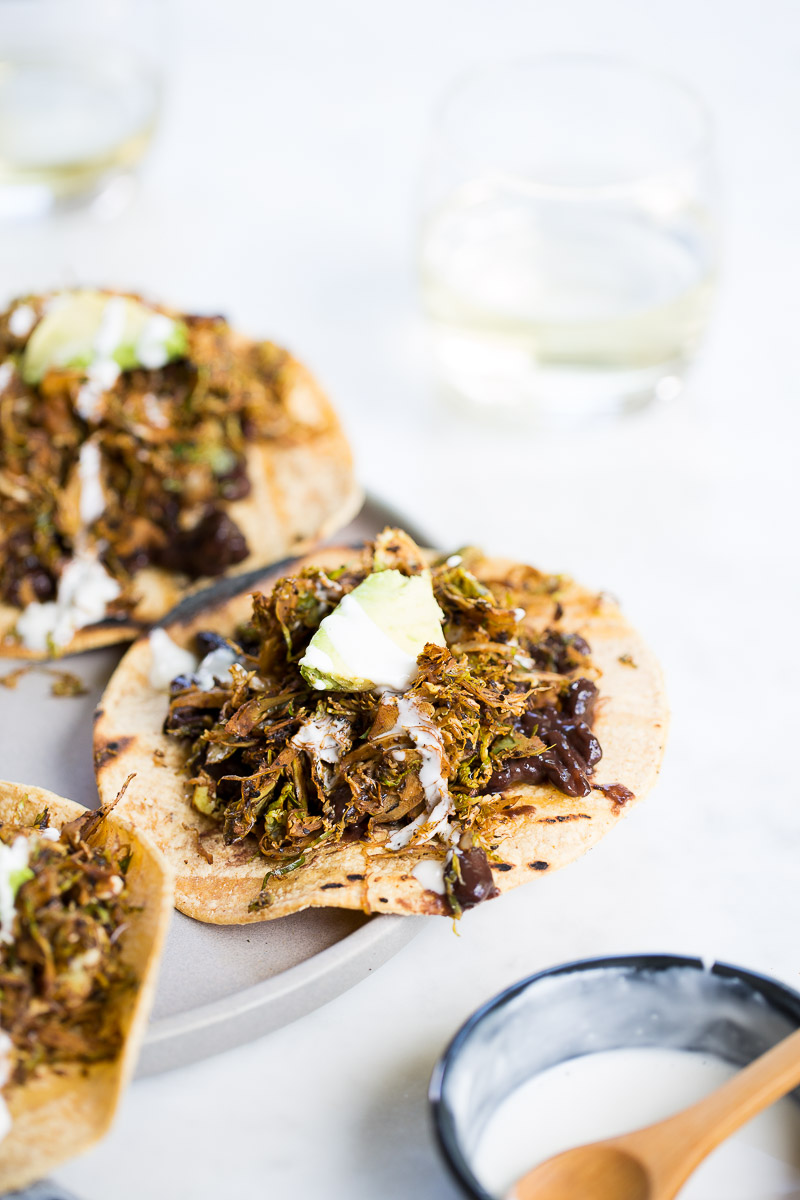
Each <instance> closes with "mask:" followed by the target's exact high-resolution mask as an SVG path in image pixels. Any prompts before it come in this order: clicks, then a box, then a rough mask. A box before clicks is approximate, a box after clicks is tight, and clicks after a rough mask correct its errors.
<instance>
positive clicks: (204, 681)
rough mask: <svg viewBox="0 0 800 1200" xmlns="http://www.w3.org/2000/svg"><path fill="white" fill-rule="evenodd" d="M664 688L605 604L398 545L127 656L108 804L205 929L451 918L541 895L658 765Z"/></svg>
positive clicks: (502, 564) (496, 565)
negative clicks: (535, 881) (286, 921)
mask: <svg viewBox="0 0 800 1200" xmlns="http://www.w3.org/2000/svg"><path fill="white" fill-rule="evenodd" d="M666 723H667V709H666V702H665V698H664V692H663V687H662V682H661V675H660V671H659V668H658V665H657V663H656V661H655V659H654V657H653V655H652V654H651V652H650V651H649V650H648V648H647V647H646V645H644V643H643V642H642V640H641V639H640V638H639V636H638V635H637V634H636V633H635V632H634V631H633V629H632V628H631V627H630V625H629V624H628V623H627V622H626V621H625V619H624V618H623V616H622V615H621V613H620V610H619V608H618V607H617V606H616V604H614V603H613V602H612V601H611V600H610V599H608V598H607V597H605V596H603V595H597V594H596V593H594V592H590V591H587V590H585V589H584V588H582V587H580V586H579V585H577V584H575V583H573V582H572V581H571V580H569V579H567V578H564V577H562V576H554V575H548V574H545V573H543V572H541V571H539V570H536V569H535V568H533V567H530V566H525V565H523V564H521V563H517V562H511V561H507V560H498V559H491V558H487V557H485V556H484V555H483V554H482V553H480V552H478V551H476V550H470V549H468V550H463V551H461V552H460V553H458V554H454V555H450V556H447V557H437V556H435V555H434V554H432V553H430V552H427V551H424V550H421V549H420V548H419V547H417V546H416V545H415V544H414V543H413V542H412V541H411V539H410V538H409V537H407V536H406V535H405V534H404V533H402V532H401V531H399V530H395V529H387V530H385V531H384V532H383V533H382V534H380V535H379V536H378V538H377V539H376V540H375V541H374V542H373V543H370V544H368V545H367V546H365V547H364V548H363V549H361V550H356V551H353V550H348V549H346V548H345V549H342V548H334V549H325V550H322V551H318V552H317V553H316V554H314V555H313V556H312V557H310V558H309V559H307V560H304V561H301V562H299V563H297V564H295V565H294V566H293V568H292V571H291V574H289V575H285V576H283V577H282V578H279V579H276V578H275V576H274V575H273V576H272V577H271V578H270V577H267V578H265V579H264V581H263V584H262V586H261V590H259V591H257V592H256V593H255V594H254V595H252V596H251V595H244V594H241V595H238V596H236V597H234V598H233V599H229V600H226V601H224V602H223V603H217V605H216V607H214V606H211V607H208V606H205V607H200V608H199V609H198V607H197V606H195V608H194V611H192V612H191V613H184V615H183V616H181V615H180V613H179V614H178V616H177V617H176V619H175V620H173V621H171V622H170V623H169V624H168V625H166V626H165V627H163V628H157V629H155V630H153V631H151V633H150V635H149V637H147V638H143V639H141V640H140V641H138V642H137V643H136V644H135V645H134V646H133V647H131V649H130V650H129V651H128V652H127V654H126V656H125V657H124V658H123V660H122V662H121V664H120V666H119V667H118V669H117V671H116V672H115V674H114V675H113V676H112V679H111V681H110V683H109V685H108V688H107V690H106V692H105V694H104V696H103V698H102V700H101V704H100V708H99V710H98V713H97V721H96V726H95V761H96V770H97V779H98V786H99V789H100V795H101V797H103V798H108V797H111V796H113V795H115V794H116V792H117V790H118V789H119V787H120V786H121V783H122V781H123V780H124V779H125V777H126V776H127V775H128V774H129V773H131V772H135V773H136V778H135V779H133V780H132V781H131V784H130V787H129V788H128V791H127V792H126V794H125V796H124V797H123V799H122V801H121V806H122V810H123V811H124V814H125V817H126V819H128V820H130V821H131V822H132V823H134V824H135V825H137V826H138V827H140V828H141V829H143V830H144V831H146V833H147V834H148V835H149V836H151V837H152V838H153V839H154V840H155V841H156V843H157V844H158V845H159V846H160V848H161V849H162V850H163V852H164V854H165V855H166V856H167V858H168V859H169V860H170V861H171V863H172V864H173V865H174V867H175V870H176V875H177V887H176V902H177V905H178V907H179V908H180V909H181V910H182V911H183V912H186V913H188V914H189V915H190V916H193V917H197V918H199V919H200V920H203V921H211V922H218V923H228V922H248V921H259V920H265V919H269V918H272V917H278V916H282V915H284V914H287V913H291V912H295V911H297V910H299V909H303V908H306V907H309V906H312V905H314V906H335V907H346V908H359V909H363V910H365V911H368V912H396V913H411V912H416V913H443V914H455V915H459V914H460V913H461V912H462V911H463V910H464V909H465V908H468V907H470V906H472V905H473V904H475V903H477V902H479V901H481V900H485V899H489V898H491V897H492V896H494V895H496V894H497V893H498V892H502V891H506V890H507V889H509V888H511V887H514V886H516V885H517V884H520V883H523V882H525V881H527V880H529V879H531V878H534V877H536V876H540V875H541V873H543V872H545V871H552V870H554V869H555V868H557V867H560V866H563V865H564V864H565V863H568V862H570V861H571V860H572V859H574V858H576V857H577V856H578V855H580V854H581V853H583V852H584V851H585V850H587V849H589V847H590V846H592V845H593V844H594V843H595V842H597V841H598V839H599V838H600V837H602V836H603V834H605V833H606V832H608V830H610V829H612V828H613V827H614V826H615V825H616V823H617V822H618V820H619V818H620V815H621V814H622V813H624V812H625V811H626V810H627V809H628V808H630V806H631V805H632V804H633V802H634V800H638V799H641V797H642V796H643V795H644V794H645V793H646V791H647V790H648V788H649V787H650V786H651V784H652V783H653V781H654V779H655V777H656V774H657V771H658V768H659V764H660V761H661V756H662V751H663V746H664V738H665V732H666Z"/></svg>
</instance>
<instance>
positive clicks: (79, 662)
mask: <svg viewBox="0 0 800 1200" xmlns="http://www.w3.org/2000/svg"><path fill="white" fill-rule="evenodd" d="M384 525H401V526H402V527H403V528H404V529H406V530H408V532H409V533H410V534H411V535H412V537H414V538H415V539H416V540H417V541H420V542H422V543H423V544H425V543H426V541H427V539H426V538H425V535H424V534H423V533H421V532H420V531H419V530H418V529H415V528H413V527H412V526H410V525H409V523H408V522H407V521H406V520H405V519H404V518H403V516H402V515H401V514H399V513H397V512H394V511H392V510H390V509H388V508H386V507H385V506H384V505H382V504H380V503H379V502H378V501H376V500H374V499H368V500H367V502H366V504H365V506H364V508H363V509H362V511H361V513H360V514H359V515H358V517H356V519H355V520H354V521H353V522H352V523H351V524H350V525H348V526H347V528H346V529H344V530H342V531H340V533H339V534H337V535H336V537H335V538H333V539H331V540H332V541H335V542H344V543H353V544H355V543H357V542H360V541H363V540H364V539H365V538H369V537H371V536H373V535H374V534H375V533H376V532H377V531H378V530H380V529H381V528H383V526H384ZM259 573H263V572H259ZM222 587H224V588H230V587H231V585H230V583H229V582H228V581H226V583H225V584H223V585H222ZM246 587H247V576H244V577H242V578H241V579H240V580H239V581H238V584H237V587H236V590H237V591H239V590H242V589H243V588H246ZM189 602H191V601H189ZM184 603H187V602H184ZM124 649H125V648H124V647H114V648H113V649H107V650H97V651H93V652H91V653H88V654H82V655H79V656H73V657H71V658H65V659H63V660H61V661H60V662H58V663H56V664H54V667H55V669H59V670H66V671H70V672H71V673H73V674H74V675H77V676H78V678H79V679H80V680H81V681H82V683H83V684H84V686H85V687H86V688H87V692H86V694H85V695H82V696H74V697H63V696H58V697H56V696H52V695H51V691H50V689H51V684H52V682H53V680H52V676H50V675H49V674H48V673H47V671H46V670H45V669H42V668H37V669H35V670H33V671H31V672H30V673H29V674H26V675H24V676H22V677H16V678H15V676H14V672H15V671H16V670H17V669H18V668H19V663H15V662H12V661H10V660H7V659H2V658H0V675H2V677H3V681H4V683H5V684H6V686H3V687H0V727H2V729H3V753H2V764H0V777H2V778H4V779H11V780H14V781H16V782H19V783H28V784H31V785H34V786H38V787H44V788H49V789H50V790H51V791H54V792H57V793H58V794H59V795H62V796H68V797H69V798H70V799H71V800H76V801H78V802H79V803H81V804H85V805H86V806H87V807H89V808H93V807H95V806H96V804H97V790H96V788H95V783H94V774H93V771H92V749H91V741H92V713H93V712H94V708H95V705H96V704H97V701H98V700H99V698H100V694H101V693H102V691H103V689H104V687H105V685H106V683H107V681H108V678H109V676H110V675H111V673H112V671H113V670H114V668H115V667H116V665H117V663H118V661H119V659H120V658H121V656H122V653H123V651H124ZM423 920H424V918H422V917H393V916H376V917H369V916H367V915H366V914H364V913H359V912H348V911H344V910H337V909H332V908H328V909H308V910H307V911H305V912H301V913H296V914H294V915H293V916H290V917H283V918H281V919H279V920H276V921H265V922H263V923H261V924H256V925H238V926H237V925H232V926H219V925H203V924H201V923H200V922H197V921H193V920H191V919H190V918H189V917H185V916H183V915H182V914H181V913H175V914H174V917H173V921H172V926H171V929H170V933H169V937H168V939H167V947H166V951H165V954H164V960H163V963H162V966H161V974H160V978H159V985H158V992H157V994H156V1000H155V1005H154V1008H153V1014H152V1017H151V1021H150V1027H149V1030H148V1033H147V1036H146V1039H145V1043H144V1047H143V1049H142V1054H141V1058H140V1061H139V1068H138V1074H139V1075H153V1074H157V1073H158V1072H160V1071H167V1070H170V1069H171V1068H172V1067H178V1066H183V1065H185V1064H187V1063H190V1062H195V1061H197V1060H198V1059H201V1058H207V1057H209V1056H210V1055H212V1054H218V1053H219V1052H220V1051H222V1050H227V1049H229V1048H230V1047H232V1046H238V1045H241V1044H242V1043H244V1042H249V1041H252V1040H253V1039H254V1038H257V1037H260V1036H261V1035H262V1034H264V1033H268V1032H269V1031H270V1030H272V1029H277V1028H279V1027H280V1026H282V1025H287V1024H288V1023H289V1022H290V1021H294V1020H296V1019H297V1018H298V1017H301V1016H303V1015H304V1014H305V1013H307V1012H311V1011H312V1010H313V1009H315V1008H318V1007H319V1006H320V1005H322V1004H325V1003H326V1002H327V1001H328V1000H331V999H333V997H334V996H338V995H339V994H340V993H341V992H344V991H346V990H347V989H348V988H350V987H352V986H353V985H354V984H355V983H358V982H359V980H361V979H363V978H365V977H366V976H367V975H368V974H369V973H370V972H371V971H372V970H374V968H375V967H378V966H380V965H381V963H383V962H385V961H386V960H387V959H388V958H390V957H391V956H392V955H393V954H395V953H396V952H397V951H398V950H399V949H400V948H401V947H402V946H404V945H405V944H406V943H407V942H409V941H410V940H411V938H412V937H413V936H414V935H415V934H416V933H417V932H418V930H419V928H420V925H421V922H422V921H423Z"/></svg>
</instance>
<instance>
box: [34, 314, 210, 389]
mask: <svg viewBox="0 0 800 1200" xmlns="http://www.w3.org/2000/svg"><path fill="white" fill-rule="evenodd" d="M187 346H188V341H187V331H186V326H185V325H184V324H183V322H182V321H176V320H173V318H172V317H168V316H166V314H165V313H160V312H157V311H156V309H154V308H150V307H149V306H148V305H146V304H143V303H142V302H141V301H140V300H134V299H132V298H131V297H129V296H113V295H108V294H107V293H105V292H96V291H76V292H64V293H63V294H62V295H60V296H57V297H55V298H54V300H53V302H52V306H51V307H50V310H49V311H48V312H47V313H45V315H44V317H42V319H41V321H40V322H39V323H38V325H37V326H36V327H35V329H34V330H33V333H32V334H31V336H30V337H29V338H28V341H27V344H26V346H25V350H24V352H23V356H22V378H23V379H24V380H25V382H26V383H29V384H37V383H40V382H41V380H42V379H43V378H44V376H45V375H46V374H47V372H48V371H49V370H51V369H52V368H54V367H56V368H57V367H69V368H74V369H76V370H89V368H90V367H91V366H92V365H93V364H94V363H96V362H101V361H107V360H109V359H110V360H112V361H113V362H115V363H116V364H117V366H118V367H119V368H120V370H121V371H129V370H131V369H132V368H134V367H162V366H164V364H165V363H167V362H170V361H171V360H172V359H174V358H180V357H182V356H183V355H184V354H185V353H186V350H187Z"/></svg>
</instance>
